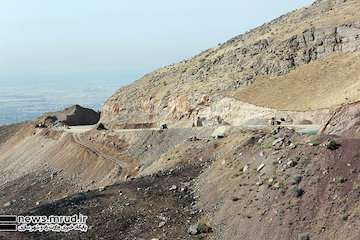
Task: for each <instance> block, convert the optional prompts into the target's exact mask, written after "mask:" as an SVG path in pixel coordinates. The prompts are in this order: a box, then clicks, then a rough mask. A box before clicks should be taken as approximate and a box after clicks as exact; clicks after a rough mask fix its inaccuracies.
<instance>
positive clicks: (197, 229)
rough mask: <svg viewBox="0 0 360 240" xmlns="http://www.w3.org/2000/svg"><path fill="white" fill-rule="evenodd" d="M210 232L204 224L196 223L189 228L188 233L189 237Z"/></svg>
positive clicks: (210, 229) (208, 227) (209, 228)
mask: <svg viewBox="0 0 360 240" xmlns="http://www.w3.org/2000/svg"><path fill="white" fill-rule="evenodd" d="M211 231H212V228H211V227H210V226H208V224H206V223H197V224H193V225H191V226H190V227H189V229H188V233H189V234H190V235H198V234H201V233H210V232H211Z"/></svg>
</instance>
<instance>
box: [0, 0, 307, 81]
mask: <svg viewBox="0 0 360 240" xmlns="http://www.w3.org/2000/svg"><path fill="white" fill-rule="evenodd" d="M0 2H1V5H0V6H1V7H0V81H5V80H9V79H15V78H16V79H22V80H25V81H28V80H31V79H36V78H41V77H46V78H49V76H50V78H52V79H57V78H59V79H60V78H63V79H64V78H66V79H69V80H84V79H88V78H93V79H94V78H95V79H96V78H97V79H99V80H102V79H103V80H106V79H112V78H119V80H121V79H122V81H124V82H126V81H129V80H130V79H131V80H135V79H132V78H134V77H138V76H140V75H143V74H145V73H147V72H149V71H151V70H153V69H155V68H158V67H161V66H163V65H168V64H170V63H174V62H177V61H179V60H181V59H184V58H188V57H191V56H192V55H194V54H197V53H199V52H200V51H203V50H205V49H207V48H210V47H213V46H215V45H216V44H218V43H220V42H224V41H226V40H228V39H229V38H232V37H234V36H236V35H238V34H240V33H243V32H244V31H246V30H249V29H250V28H253V27H256V26H258V25H260V24H262V23H264V22H266V21H269V20H271V19H273V18H275V17H278V16H279V15H280V14H284V13H286V12H288V11H290V10H293V9H296V8H299V7H302V6H305V5H308V4H311V2H312V0H251V1H250V0H221V1H220V0H217V1H214V0H178V1H174V0H151V1H149V0H141V1H140V0H60V1H58V0H0Z"/></svg>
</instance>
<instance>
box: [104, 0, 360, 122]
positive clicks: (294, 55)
mask: <svg viewBox="0 0 360 240" xmlns="http://www.w3.org/2000/svg"><path fill="white" fill-rule="evenodd" d="M359 11H360V3H359V2H358V1H355V0H348V1H339V0H324V1H316V2H315V3H314V4H313V5H312V6H310V7H308V8H303V9H300V10H298V11H294V12H292V13H289V14H287V15H284V16H282V17H280V18H278V19H276V20H273V21H272V22H270V23H268V24H265V25H263V26H261V27H258V28H256V29H254V30H252V31H250V32H248V33H245V34H243V35H240V36H238V37H235V38H233V39H231V40H229V41H227V42H226V43H224V44H221V45H219V46H217V47H215V48H212V49H209V50H207V51H205V52H203V53H201V54H199V55H197V56H195V57H194V58H192V59H190V60H184V61H182V62H180V63H178V64H175V65H170V66H167V67H165V68H162V69H159V70H156V71H154V72H153V73H150V74H148V75H145V76H144V77H143V78H141V79H140V80H138V81H136V82H135V83H134V84H132V85H129V86H127V87H124V88H121V89H120V90H119V91H118V92H117V93H115V94H114V95H113V96H112V97H111V98H110V99H109V100H108V101H107V102H106V104H105V106H104V108H103V111H102V112H103V114H102V122H104V123H106V124H114V123H115V124H119V123H144V122H151V123H160V122H179V121H190V122H192V121H193V119H196V118H197V117H198V112H199V111H204V109H205V111H208V110H210V111H211V107H210V105H211V103H215V102H217V101H219V100H221V99H223V98H224V97H226V96H228V95H230V94H231V93H233V92H236V91H241V90H242V89H244V88H246V87H247V86H248V85H251V84H252V83H254V82H255V81H257V79H258V78H259V77H262V78H264V77H267V76H268V77H271V76H281V75H286V74H288V73H289V72H291V71H292V70H294V69H296V68H297V67H299V66H302V65H305V64H309V63H311V62H314V61H317V60H319V59H324V58H327V57H329V56H331V55H333V54H336V53H344V54H347V53H353V52H358V51H359V50H360V37H359V36H360V17H359V16H358V14H356V13H357V12H359ZM206 109H207V110H206Z"/></svg>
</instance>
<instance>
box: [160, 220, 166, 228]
mask: <svg viewBox="0 0 360 240" xmlns="http://www.w3.org/2000/svg"><path fill="white" fill-rule="evenodd" d="M165 224H166V222H164V221H162V222H160V223H159V226H158V227H159V228H162V227H163V226H165Z"/></svg>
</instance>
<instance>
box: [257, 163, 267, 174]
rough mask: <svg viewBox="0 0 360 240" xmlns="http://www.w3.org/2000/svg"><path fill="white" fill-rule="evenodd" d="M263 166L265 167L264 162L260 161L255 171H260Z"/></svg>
mask: <svg viewBox="0 0 360 240" xmlns="http://www.w3.org/2000/svg"><path fill="white" fill-rule="evenodd" d="M264 167H265V163H262V164H260V166H258V167H257V168H256V171H257V172H260V171H261V170H262V169H263V168H264Z"/></svg>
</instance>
